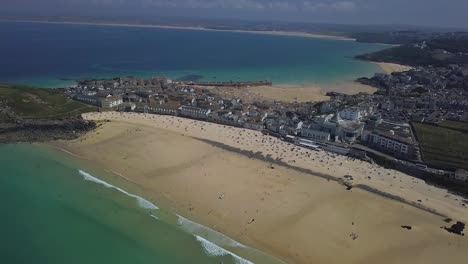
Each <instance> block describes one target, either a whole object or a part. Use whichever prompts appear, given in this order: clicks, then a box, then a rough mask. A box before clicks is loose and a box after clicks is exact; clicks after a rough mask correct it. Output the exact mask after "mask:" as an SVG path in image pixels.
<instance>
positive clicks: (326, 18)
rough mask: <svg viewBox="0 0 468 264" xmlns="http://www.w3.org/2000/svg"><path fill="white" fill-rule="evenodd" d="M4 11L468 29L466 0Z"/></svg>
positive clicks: (298, 0) (23, 6)
mask: <svg viewBox="0 0 468 264" xmlns="http://www.w3.org/2000/svg"><path fill="white" fill-rule="evenodd" d="M1 2H2V3H1V5H0V13H10V14H20V13H27V14H48V13H51V14H60V13H63V14H66V15H88V14H99V13H102V14H121V15H126V16H136V17H137V16H138V15H140V14H141V15H143V14H144V15H147V16H148V15H154V16H157V15H161V14H164V15H166V16H171V15H173V16H194V17H205V18H212V17H213V18H220V17H222V18H229V19H233V18H234V19H235V18H258V19H263V20H267V19H271V20H284V21H304V22H319V23H344V24H347V23H352V24H412V25H429V26H454V27H463V28H468V0H1Z"/></svg>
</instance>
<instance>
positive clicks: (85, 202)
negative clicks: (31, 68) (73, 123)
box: [0, 144, 281, 264]
mask: <svg viewBox="0 0 468 264" xmlns="http://www.w3.org/2000/svg"><path fill="white" fill-rule="evenodd" d="M0 168H1V173H0V199H1V201H2V217H1V218H0V234H1V238H0V262H1V263H11V264H13V263H36V264H41V263H44V264H53V263H58V264H59V263H60V264H62V263H70V264H71V263H80V264H81V263H89V264H90V263H114V264H116V263H122V264H123V263H126V264H129V263H132V264H137V263H152V264H155V263H173V264H177V263H194V264H197V263H203V264H205V263H225V264H228V263H237V264H250V263H281V262H280V261H278V260H277V259H275V258H273V257H270V256H268V255H266V254H263V253H262V252H260V251H258V250H255V249H253V248H250V247H248V246H245V245H242V244H240V243H239V242H237V241H234V240H232V239H230V238H229V237H227V236H224V235H222V234H220V233H218V232H216V231H214V230H211V229H209V228H207V227H204V226H202V225H200V224H197V223H194V222H192V221H190V220H189V219H187V218H184V217H182V216H180V215H176V214H174V213H172V212H170V211H167V210H165V209H164V208H159V207H158V205H157V203H156V202H155V201H149V200H147V199H145V198H144V194H143V192H142V190H141V189H139V188H138V187H137V186H132V184H129V183H128V182H127V183H125V182H124V181H123V180H122V179H120V178H119V177H116V176H115V175H112V174H111V173H109V172H106V171H101V170H99V169H98V168H93V167H91V166H88V165H87V164H84V163H82V162H79V161H77V160H75V159H72V158H71V156H70V157H69V156H68V154H64V153H61V152H60V151H58V150H55V149H51V148H50V147H46V146H42V145H31V144H15V145H0Z"/></svg>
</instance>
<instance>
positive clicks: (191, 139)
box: [54, 112, 468, 263]
mask: <svg viewBox="0 0 468 264" xmlns="http://www.w3.org/2000/svg"><path fill="white" fill-rule="evenodd" d="M85 118H87V119H93V120H110V121H111V122H103V123H102V125H101V126H100V127H99V128H98V129H97V130H96V131H94V132H92V133H89V134H87V135H85V136H83V137H81V138H79V139H77V140H74V141H71V142H57V143H54V144H55V145H56V146H58V147H61V148H64V149H66V150H67V151H70V152H72V153H74V154H76V155H79V156H82V157H85V158H87V159H90V160H92V161H94V162H95V163H96V164H97V165H99V166H102V167H104V168H106V169H108V170H112V171H114V172H116V173H117V174H120V175H123V176H124V177H126V178H128V179H130V180H131V181H133V182H135V183H137V184H139V185H140V186H142V187H143V188H144V190H145V192H146V193H147V195H148V198H151V199H154V200H155V201H158V205H159V204H165V205H166V208H172V210H173V211H174V212H176V213H179V214H181V215H184V216H186V217H188V218H190V219H193V220H195V221H197V222H200V223H202V224H204V225H206V226H208V227H210V228H213V229H215V230H218V231H220V232H222V233H224V234H226V235H228V236H230V237H232V238H234V239H236V240H238V241H240V242H242V243H244V244H247V245H249V246H252V247H255V248H259V249H261V250H263V251H265V252H267V253H270V254H272V255H275V256H278V257H280V258H281V259H283V260H284V261H286V262H288V263H437V262H442V261H444V262H447V263H455V262H462V261H465V260H466V258H467V257H468V253H467V252H466V250H465V249H466V247H467V246H468V241H467V239H466V238H465V237H461V236H457V235H454V234H450V233H448V232H446V231H445V230H443V229H441V228H440V227H441V226H444V225H445V226H447V225H449V224H447V223H445V222H443V219H444V217H442V216H441V215H444V216H448V217H450V218H453V219H454V220H462V221H465V222H466V221H467V220H468V209H467V208H466V207H464V206H462V204H463V203H464V202H463V199H462V198H460V197H458V196H455V195H451V194H449V193H447V191H445V190H442V189H438V188H436V187H433V186H428V185H427V184H425V183H424V182H423V181H421V180H418V179H415V178H412V177H410V176H407V175H404V174H402V173H399V172H396V171H392V170H386V169H384V168H381V167H378V166H376V165H371V164H369V163H365V162H361V161H356V160H350V159H347V158H346V157H343V156H337V155H332V154H330V153H326V152H323V151H321V152H315V151H310V150H306V149H302V148H299V147H296V146H294V145H291V144H288V143H286V142H282V141H279V140H278V139H276V138H273V137H270V136H265V135H263V134H261V133H260V132H256V131H250V130H245V129H239V128H232V127H226V126H222V125H216V124H211V123H206V122H201V121H194V120H189V119H183V118H177V117H171V116H158V115H145V114H134V113H127V114H120V113H114V112H107V113H91V114H86V115H85ZM268 160H277V161H279V162H268ZM281 162H282V163H283V165H284V166H282V165H280V164H282V163H281ZM295 167H297V168H302V169H303V170H300V169H294V168H295ZM117 174H116V175H117ZM320 175H322V176H323V175H326V176H327V177H320ZM344 175H351V176H352V177H353V179H352V180H349V179H346V178H344V177H343V176H344ZM340 182H341V183H342V182H346V183H347V184H349V185H354V186H358V185H361V186H367V187H368V189H369V190H374V189H375V190H379V191H381V192H383V193H386V194H390V195H391V196H384V195H379V194H376V192H370V191H368V190H366V188H353V189H351V190H347V189H346V187H345V186H343V184H340ZM395 197H399V198H401V199H402V200H404V201H405V202H406V203H402V202H399V201H397V200H396V199H394V198H395ZM411 203H414V204H420V205H421V207H424V208H426V207H427V208H430V209H431V210H434V211H436V212H437V213H431V212H428V211H427V210H421V209H419V208H417V207H415V206H413V205H411ZM402 225H409V226H411V227H412V229H411V230H407V229H404V228H402V227H401V226H402Z"/></svg>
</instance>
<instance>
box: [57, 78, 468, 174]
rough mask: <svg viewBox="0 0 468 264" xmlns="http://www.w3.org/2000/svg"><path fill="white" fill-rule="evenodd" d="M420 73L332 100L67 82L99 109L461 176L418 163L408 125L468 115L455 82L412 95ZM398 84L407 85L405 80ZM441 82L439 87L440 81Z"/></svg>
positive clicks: (164, 84)
mask: <svg viewBox="0 0 468 264" xmlns="http://www.w3.org/2000/svg"><path fill="white" fill-rule="evenodd" d="M418 74H419V73H416V75H415V74H409V75H404V74H403V75H402V74H400V75H395V76H398V77H395V76H394V75H392V76H389V75H385V74H379V75H376V76H375V77H374V78H376V79H378V80H380V81H382V82H384V83H386V82H388V83H390V84H391V83H393V84H394V86H392V87H394V88H393V89H396V90H395V91H392V92H391V95H390V96H389V93H388V89H380V90H379V91H378V92H377V93H375V94H372V95H370V94H356V95H346V94H341V93H336V92H330V93H328V94H327V95H328V96H329V97H330V100H328V101H326V102H307V103H297V102H296V103H287V102H278V101H262V102H259V101H254V102H249V103H245V102H244V101H243V100H241V99H240V98H238V97H236V96H235V93H234V94H230V93H227V92H224V91H223V89H224V88H227V87H230V85H231V86H232V85H233V83H229V82H211V83H209V84H208V85H209V86H208V87H217V88H220V90H219V91H218V92H215V91H214V90H212V89H211V88H207V87H206V86H199V85H200V83H195V82H183V81H180V82H178V81H171V80H168V79H166V78H164V77H154V78H151V79H138V78H132V77H126V78H114V79H111V80H83V81H80V82H79V83H78V85H77V86H74V87H70V88H67V89H66V93H67V94H68V95H69V96H70V97H71V98H73V99H75V100H77V101H81V102H84V103H87V104H90V105H94V106H96V107H99V108H101V109H102V110H117V111H136V112H142V113H152V114H160V115H174V116H183V117H187V118H193V119H199V120H206V121H208V122H214V123H218V124H224V125H229V126H236V127H244V128H248V129H253V130H258V131H263V132H264V133H267V134H270V135H273V136H276V137H280V138H282V139H284V140H287V141H290V142H291V143H294V144H297V145H300V146H303V147H307V148H310V149H313V150H317V151H318V150H326V151H330V152H333V153H337V154H341V155H349V156H353V157H358V158H361V159H364V160H368V157H367V155H371V156H372V157H373V158H374V159H376V160H379V159H383V160H387V162H390V163H393V166H395V167H396V168H400V167H402V166H403V167H404V170H405V172H408V173H411V174H413V172H414V173H416V174H418V173H422V174H425V173H432V174H433V175H451V176H448V177H449V178H450V179H451V180H453V181H457V182H460V181H463V179H464V176H463V175H464V174H460V173H459V174H457V176H455V174H454V172H452V173H451V174H447V173H442V174H440V172H439V170H434V171H431V170H430V169H429V168H427V167H421V166H420V164H422V160H421V154H420V151H419V146H418V142H417V140H416V138H415V136H414V135H413V131H412V127H411V125H410V123H411V122H414V121H417V122H433V123H437V122H439V121H440V120H445V119H453V120H466V121H468V114H467V113H465V111H463V110H459V109H464V107H465V106H466V101H467V100H466V98H468V96H467V94H466V92H461V91H460V90H457V89H455V88H453V90H452V91H450V92H447V91H439V92H438V95H439V96H445V98H443V99H440V100H439V99H438V98H436V97H434V96H432V95H426V94H425V93H423V94H422V95H420V96H413V95H414V89H417V91H422V92H424V90H421V89H422V88H424V87H421V84H419V83H413V82H415V80H423V79H424V78H420V77H416V76H418ZM395 78H396V79H395ZM371 80H374V79H371ZM395 80H397V81H395ZM402 82H403V83H404V82H409V83H411V84H408V85H410V86H408V85H406V86H405V85H402V84H401V83H402ZM253 83H255V84H259V85H260V84H265V83H264V82H263V81H262V82H245V83H243V82H236V83H235V86H234V88H235V89H239V88H240V87H244V88H247V89H248V86H249V84H253ZM266 84H267V85H269V84H270V83H268V82H267V83H266ZM390 84H389V85H390ZM439 86H443V82H440V84H439ZM439 86H437V87H439ZM409 87H411V88H409ZM231 88H232V87H231ZM439 88H440V87H439ZM439 88H434V87H431V88H430V89H439ZM408 89H410V90H408ZM411 89H413V90H411ZM424 89H426V88H424ZM454 91H457V96H455V95H454V94H452V92H454ZM436 94H437V92H436ZM448 99H450V100H451V101H450V102H451V103H449V100H448ZM463 100H465V101H463ZM463 102H464V103H463ZM444 107H446V108H444ZM443 109H446V110H443ZM453 109H458V110H453ZM389 157H391V158H389ZM403 161H405V162H403Z"/></svg>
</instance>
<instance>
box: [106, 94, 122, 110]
mask: <svg viewBox="0 0 468 264" xmlns="http://www.w3.org/2000/svg"><path fill="white" fill-rule="evenodd" d="M121 104H123V99H122V97H121V96H110V97H107V98H105V99H103V100H102V101H101V107H103V108H113V107H116V106H119V105H121Z"/></svg>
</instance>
